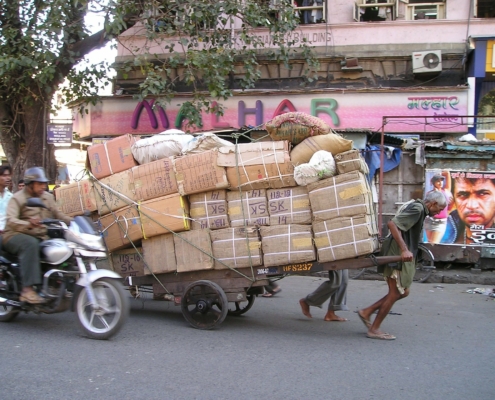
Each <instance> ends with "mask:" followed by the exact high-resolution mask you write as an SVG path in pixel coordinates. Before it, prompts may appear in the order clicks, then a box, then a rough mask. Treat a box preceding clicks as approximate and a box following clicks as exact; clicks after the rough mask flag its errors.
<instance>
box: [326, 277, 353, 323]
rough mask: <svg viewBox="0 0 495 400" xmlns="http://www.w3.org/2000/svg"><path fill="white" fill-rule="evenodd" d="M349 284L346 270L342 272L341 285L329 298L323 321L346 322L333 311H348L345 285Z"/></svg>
mask: <svg viewBox="0 0 495 400" xmlns="http://www.w3.org/2000/svg"><path fill="white" fill-rule="evenodd" d="M348 283H349V272H348V270H347V269H344V270H342V283H341V284H340V286H339V288H338V289H337V290H336V291H334V292H333V293H332V295H331V296H330V302H329V303H328V311H327V314H326V315H325V318H324V320H325V321H338V322H343V321H347V319H346V318H342V317H339V316H338V315H337V314H335V311H349V308H348V307H347V285H348Z"/></svg>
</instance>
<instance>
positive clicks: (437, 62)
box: [412, 50, 442, 74]
mask: <svg viewBox="0 0 495 400" xmlns="http://www.w3.org/2000/svg"><path fill="white" fill-rule="evenodd" d="M412 67H413V74H424V73H426V72H440V71H441V70H442V51H441V50H430V51H415V52H414V53H412Z"/></svg>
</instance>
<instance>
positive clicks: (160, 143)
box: [131, 129, 193, 164]
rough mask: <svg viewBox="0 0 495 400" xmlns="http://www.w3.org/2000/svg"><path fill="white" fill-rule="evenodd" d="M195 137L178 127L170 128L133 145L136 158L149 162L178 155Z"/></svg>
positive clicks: (139, 160)
mask: <svg viewBox="0 0 495 400" xmlns="http://www.w3.org/2000/svg"><path fill="white" fill-rule="evenodd" d="M192 138H193V136H192V135H187V134H185V133H184V132H183V131H181V130H178V129H169V130H166V131H164V132H161V133H159V134H157V135H153V136H151V137H149V138H146V139H141V140H138V141H137V142H136V143H135V144H133V145H132V147H131V152H132V155H133V157H134V159H135V160H136V161H137V162H138V163H139V164H147V163H150V162H152V161H156V160H161V159H162V158H166V157H171V156H178V155H180V154H181V153H182V148H183V147H184V146H185V145H186V144H187V143H188V142H189V141H190V140H191V139H192Z"/></svg>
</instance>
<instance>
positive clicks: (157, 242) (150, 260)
mask: <svg viewBox="0 0 495 400" xmlns="http://www.w3.org/2000/svg"><path fill="white" fill-rule="evenodd" d="M142 244H143V253H144V257H146V264H147V266H148V267H147V268H145V269H144V274H145V275H152V274H164V273H167V272H176V271H177V262H176V260H175V246H174V235H173V234H172V233H166V234H164V235H160V236H155V237H152V238H149V239H146V240H143V243H142Z"/></svg>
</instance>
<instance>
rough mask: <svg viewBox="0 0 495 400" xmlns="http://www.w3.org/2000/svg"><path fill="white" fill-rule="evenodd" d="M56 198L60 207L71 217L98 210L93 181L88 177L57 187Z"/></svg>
mask: <svg viewBox="0 0 495 400" xmlns="http://www.w3.org/2000/svg"><path fill="white" fill-rule="evenodd" d="M55 198H56V202H57V206H58V208H59V209H60V210H61V211H62V212H63V213H64V214H66V215H68V216H70V217H75V216H76V215H83V214H84V213H85V212H86V211H89V212H93V211H96V197H95V191H94V187H93V182H91V181H90V180H87V179H85V180H81V181H79V182H76V183H72V184H70V185H66V186H61V187H59V188H57V189H55Z"/></svg>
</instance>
